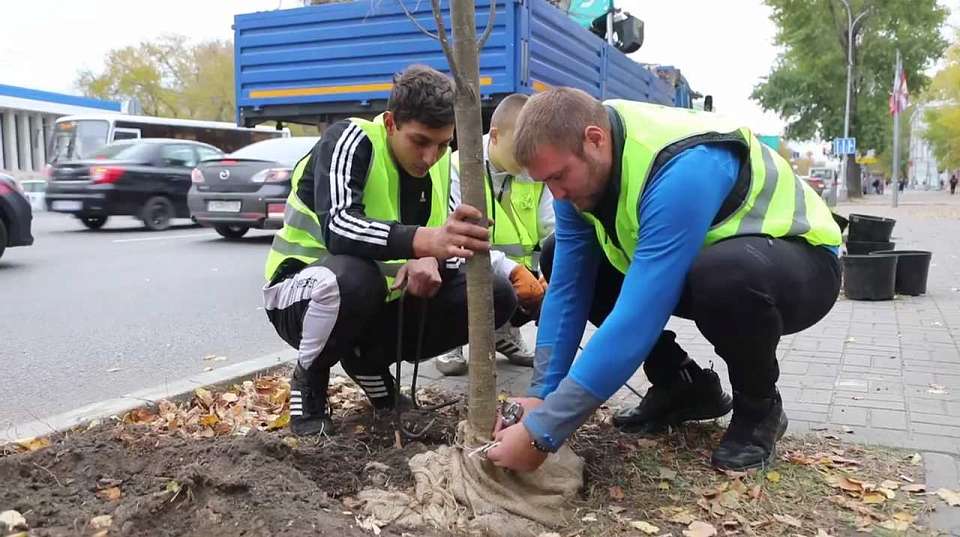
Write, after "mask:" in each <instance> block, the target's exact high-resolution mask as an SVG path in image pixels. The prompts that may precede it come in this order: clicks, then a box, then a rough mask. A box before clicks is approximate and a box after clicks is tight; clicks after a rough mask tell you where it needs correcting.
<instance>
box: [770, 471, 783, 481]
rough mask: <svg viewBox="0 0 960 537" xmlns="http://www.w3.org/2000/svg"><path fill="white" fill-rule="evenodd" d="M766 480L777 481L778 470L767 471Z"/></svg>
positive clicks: (778, 476) (778, 479) (778, 478)
mask: <svg viewBox="0 0 960 537" xmlns="http://www.w3.org/2000/svg"><path fill="white" fill-rule="evenodd" d="M767 481H769V482H771V483H779V482H780V472H778V471H776V470H771V471H769V472H767Z"/></svg>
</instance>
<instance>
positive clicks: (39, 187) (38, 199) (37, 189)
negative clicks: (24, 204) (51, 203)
mask: <svg viewBox="0 0 960 537" xmlns="http://www.w3.org/2000/svg"><path fill="white" fill-rule="evenodd" d="M20 186H21V187H22V188H23V193H24V194H25V195H26V196H27V199H28V200H29V201H30V208H31V209H33V210H34V211H43V210H45V209H46V208H47V205H46V202H45V201H44V199H45V198H46V192H47V182H46V181H45V180H43V179H26V180H24V181H20Z"/></svg>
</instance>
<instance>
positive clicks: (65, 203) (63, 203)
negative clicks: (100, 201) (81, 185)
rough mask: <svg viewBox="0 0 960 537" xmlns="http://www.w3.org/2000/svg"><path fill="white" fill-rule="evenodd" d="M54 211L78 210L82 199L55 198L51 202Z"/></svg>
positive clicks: (80, 207) (81, 205) (81, 204)
mask: <svg viewBox="0 0 960 537" xmlns="http://www.w3.org/2000/svg"><path fill="white" fill-rule="evenodd" d="M52 207H53V210H54V211H79V210H81V209H83V202H82V201H75V200H57V201H54V202H53V205H52Z"/></svg>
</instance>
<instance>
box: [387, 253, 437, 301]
mask: <svg viewBox="0 0 960 537" xmlns="http://www.w3.org/2000/svg"><path fill="white" fill-rule="evenodd" d="M442 283H443V281H442V280H441V279H440V265H439V262H438V261H437V258H435V257H423V258H420V259H411V260H410V261H407V263H406V264H405V265H403V266H402V267H400V270H399V271H398V272H397V277H396V278H394V279H393V289H403V288H404V287H405V288H406V290H407V292H408V293H410V294H411V295H413V296H416V297H420V298H433V296H434V295H436V294H437V291H439V290H440V285H441V284H442Z"/></svg>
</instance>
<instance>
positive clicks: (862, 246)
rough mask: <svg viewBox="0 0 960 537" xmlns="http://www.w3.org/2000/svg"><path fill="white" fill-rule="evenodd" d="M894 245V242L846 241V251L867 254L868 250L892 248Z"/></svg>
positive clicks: (895, 245) (851, 253) (875, 250)
mask: <svg viewBox="0 0 960 537" xmlns="http://www.w3.org/2000/svg"><path fill="white" fill-rule="evenodd" d="M896 247H897V243H895V242H868V241H851V240H848V241H847V253H848V254H850V255H867V254H869V253H870V252H877V251H880V250H893V249H894V248H896Z"/></svg>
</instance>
